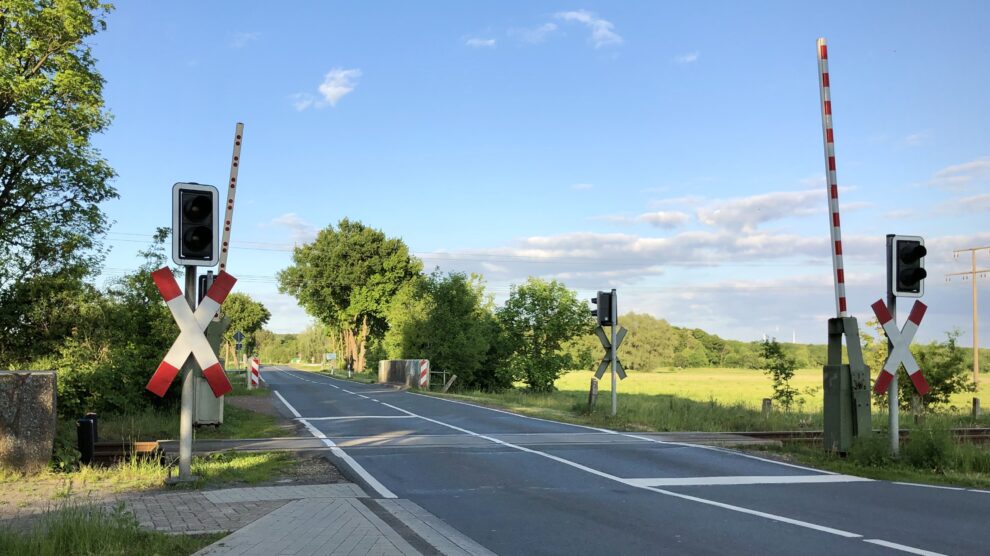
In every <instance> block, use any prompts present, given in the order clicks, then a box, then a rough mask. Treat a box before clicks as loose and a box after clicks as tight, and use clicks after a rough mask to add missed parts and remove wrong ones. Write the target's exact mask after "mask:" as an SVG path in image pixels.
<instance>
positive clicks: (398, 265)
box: [278, 218, 423, 371]
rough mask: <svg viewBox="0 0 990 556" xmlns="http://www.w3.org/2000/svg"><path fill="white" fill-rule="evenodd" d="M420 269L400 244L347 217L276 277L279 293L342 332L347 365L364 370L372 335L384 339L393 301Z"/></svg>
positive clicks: (300, 250)
mask: <svg viewBox="0 0 990 556" xmlns="http://www.w3.org/2000/svg"><path fill="white" fill-rule="evenodd" d="M422 268H423V265H422V263H421V262H420V261H419V260H418V259H416V258H414V257H412V256H410V254H409V248H408V247H407V246H406V244H405V243H404V242H403V241H402V240H401V239H398V238H389V237H386V236H385V234H384V233H383V232H381V231H380V230H376V229H374V228H369V227H367V226H365V225H364V224H362V223H360V222H352V221H350V220H348V219H346V218H345V219H343V220H341V221H340V222H339V223H338V224H337V227H336V228H334V227H333V226H327V227H326V228H325V229H323V230H321V231H320V233H319V234H318V235H317V236H316V239H315V240H314V241H313V242H312V243H308V244H306V245H303V246H302V247H297V248H296V249H295V250H294V251H293V254H292V265H291V266H289V267H288V268H286V269H284V270H282V271H281V272H279V273H278V283H279V291H281V292H283V293H288V294H290V295H292V296H294V297H295V298H296V299H297V300H298V301H299V304H300V305H302V306H303V308H305V309H306V311H307V312H308V313H309V314H311V315H313V316H314V317H316V318H317V319H319V320H320V322H322V323H323V324H325V325H327V326H328V327H330V328H333V329H336V330H340V331H341V333H342V335H343V336H344V345H345V353H344V361H345V364H346V365H347V366H348V367H349V368H353V369H356V370H358V371H363V370H364V355H365V344H366V342H367V340H368V336H369V334H370V335H374V336H376V337H379V338H380V337H382V336H383V335H384V334H385V331H386V330H387V329H388V322H387V320H386V313H387V311H388V307H389V305H390V304H391V301H392V297H393V296H394V295H395V294H396V293H397V292H398V291H399V289H400V288H402V286H403V285H405V284H406V283H407V282H409V281H410V280H412V279H414V278H415V277H416V276H418V275H419V273H420V271H421V270H422Z"/></svg>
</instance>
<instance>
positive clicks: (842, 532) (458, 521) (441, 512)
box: [263, 367, 990, 555]
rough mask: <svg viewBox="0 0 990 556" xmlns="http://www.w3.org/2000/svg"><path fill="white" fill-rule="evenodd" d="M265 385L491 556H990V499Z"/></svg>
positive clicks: (302, 376) (487, 415) (408, 397)
mask: <svg viewBox="0 0 990 556" xmlns="http://www.w3.org/2000/svg"><path fill="white" fill-rule="evenodd" d="M263 371H264V372H263V377H264V379H265V381H266V382H267V383H268V384H269V386H270V387H271V388H272V389H273V390H274V391H275V392H276V397H277V398H278V399H279V400H281V401H282V402H283V403H284V404H285V410H286V411H287V412H288V416H289V417H293V418H297V419H299V420H300V421H301V422H303V424H304V425H305V426H306V428H307V430H309V431H310V433H311V434H313V436H315V437H317V438H321V439H322V440H323V442H324V443H326V444H327V445H328V446H334V448H332V452H333V453H334V454H335V457H336V458H337V459H338V461H339V462H341V463H344V464H346V465H348V466H350V468H351V473H352V474H354V475H356V476H359V477H360V478H361V480H362V482H364V483H365V485H366V486H367V487H368V490H369V492H375V491H377V493H378V495H379V496H381V497H399V498H407V499H410V500H412V501H414V502H416V503H417V504H419V505H420V506H422V507H423V508H425V509H427V510H428V511H430V512H432V513H433V514H434V515H436V516H438V517H440V518H441V519H443V520H444V521H446V522H447V523H449V524H450V525H452V526H453V527H455V528H456V529H458V530H459V531H460V532H462V533H464V534H465V535H467V536H469V537H471V538H472V539H474V540H475V541H477V542H478V543H480V544H482V545H484V546H485V547H487V548H488V549H490V550H492V551H494V552H496V553H498V554H503V555H509V554H665V555H666V554H786V555H797V554H843V555H846V554H850V555H852V554H905V553H906V554H990V527H987V520H988V517H990V491H981V490H973V489H949V488H944V487H928V486H920V485H909V484H900V483H891V482H886V481H870V480H865V479H861V478H858V477H851V476H846V475H838V474H834V473H829V472H825V471H819V470H815V469H810V468H806V467H800V466H794V465H789V464H785V463H779V462H774V461H770V460H766V459H762V458H758V457H754V456H750V455H747V454H742V453H739V452H735V451H731V450H725V449H720V448H713V447H705V446H696V445H690V444H684V443H678V442H667V441H663V440H659V439H657V438H656V437H649V436H643V435H636V434H625V433H615V432H612V431H606V430H604V429H592V428H589V427H581V426H576V425H569V424H564V423H558V422H554V421H546V420H541V419H534V418H529V417H522V416H519V415H515V414H511V413H507V412H504V411H499V410H493V409H488V408H483V407H479V406H475V405H470V404H465V403H461V402H456V401H450V400H443V399H439V398H434V397H429V396H423V395H419V394H415V393H410V392H399V391H395V390H392V389H389V388H385V387H381V386H375V385H362V384H357V383H354V382H350V381H345V380H339V379H333V378H330V377H327V376H324V375H316V374H312V373H305V372H298V371H291V370H288V369H286V368H284V367H265V368H264V370H263Z"/></svg>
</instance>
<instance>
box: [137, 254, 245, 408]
mask: <svg viewBox="0 0 990 556" xmlns="http://www.w3.org/2000/svg"><path fill="white" fill-rule="evenodd" d="M151 278H152V279H153V280H154V281H155V286H157V287H158V291H159V292H160V293H161V294H162V297H163V298H164V299H165V304H166V305H168V308H169V310H170V311H171V312H172V317H173V318H174V319H175V322H176V323H177V324H178V325H179V337H178V338H176V339H175V342H174V343H173V344H172V347H171V349H169V350H168V353H167V354H165V359H164V360H163V361H162V362H161V364H160V365H158V369H157V370H156V371H155V374H154V375H153V376H152V377H151V380H150V381H148V385H147V386H146V388H147V389H148V390H150V391H151V392H153V393H154V394H157V395H158V396H164V395H165V392H167V391H168V387H169V385H170V384H172V381H173V380H175V376H176V375H177V374H178V373H179V368H180V367H182V365H183V363H185V361H186V358H187V357H188V356H189V354H190V353H192V355H193V357H194V358H195V359H196V362H197V363H199V367H200V368H201V369H203V376H204V377H205V378H206V380H207V382H209V383H210V388H211V389H212V390H213V395H214V396H216V397H218V398H219V397H220V396H222V395H224V394H226V393H227V392H230V390H231V386H230V381H228V380H227V374H226V373H224V370H223V367H222V366H221V365H220V361H219V360H218V359H217V355H216V353H214V352H213V348H212V347H210V343H209V342H208V341H207V340H206V334H204V333H203V332H204V331H205V330H206V327H207V325H209V324H210V321H211V320H213V315H215V314H216V313H217V311H218V310H220V305H222V304H223V302H224V300H225V299H227V295H228V294H229V293H230V290H231V289H232V288H233V287H234V284H235V283H236V282H237V279H236V278H234V277H233V276H231V275H230V274H227V273H226V272H224V271H220V274H219V275H217V277H216V279H215V280H214V281H213V286H212V287H210V290H209V291H208V292H206V297H204V298H203V301H202V302H201V303H200V304H199V307H197V308H196V312H195V313H194V312H193V310H192V309H190V308H189V304H188V303H187V302H186V299H185V297H183V295H182V290H181V289H179V284H178V283H176V281H175V276H173V275H172V271H171V270H169V268H168V267H165V268H160V269H158V270H156V271H154V272H152V273H151Z"/></svg>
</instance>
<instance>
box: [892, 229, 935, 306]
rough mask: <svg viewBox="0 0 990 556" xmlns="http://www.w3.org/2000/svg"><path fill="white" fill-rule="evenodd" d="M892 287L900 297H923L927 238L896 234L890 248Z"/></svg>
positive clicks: (926, 273)
mask: <svg viewBox="0 0 990 556" xmlns="http://www.w3.org/2000/svg"><path fill="white" fill-rule="evenodd" d="M890 253H891V254H890V256H891V259H892V260H891V261H890V265H891V267H890V268H891V269H892V270H893V272H891V274H890V282H891V284H890V289H891V291H892V292H893V294H894V295H895V296H898V297H921V296H923V295H924V294H925V277H926V276H928V271H926V270H925V255H927V254H928V250H927V249H925V240H924V239H923V238H922V237H920V236H894V237H893V248H892V249H891V250H890Z"/></svg>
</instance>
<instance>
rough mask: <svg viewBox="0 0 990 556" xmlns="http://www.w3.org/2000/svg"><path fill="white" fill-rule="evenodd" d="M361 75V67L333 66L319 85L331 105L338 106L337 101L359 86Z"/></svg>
mask: <svg viewBox="0 0 990 556" xmlns="http://www.w3.org/2000/svg"><path fill="white" fill-rule="evenodd" d="M359 77H361V70H359V69H343V68H333V69H332V70H330V71H329V72H327V75H326V76H325V77H324V78H323V83H321V84H320V86H319V91H320V94H321V95H323V98H324V99H325V100H326V101H327V102H328V103H329V104H330V106H336V105H337V101H339V100H340V99H341V98H343V97H344V95H346V94H348V93H350V92H351V91H353V90H354V87H357V79H358V78H359Z"/></svg>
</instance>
